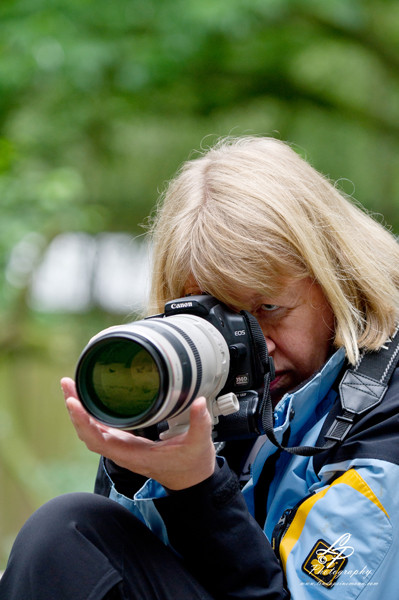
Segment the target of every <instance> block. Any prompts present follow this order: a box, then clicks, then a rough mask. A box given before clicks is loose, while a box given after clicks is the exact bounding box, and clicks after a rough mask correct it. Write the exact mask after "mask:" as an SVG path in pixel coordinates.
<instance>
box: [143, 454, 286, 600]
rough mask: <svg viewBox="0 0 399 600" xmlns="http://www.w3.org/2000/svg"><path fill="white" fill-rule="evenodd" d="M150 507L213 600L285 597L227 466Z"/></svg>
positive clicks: (261, 535) (259, 531) (279, 574)
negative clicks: (154, 510) (162, 521)
mask: <svg viewBox="0 0 399 600" xmlns="http://www.w3.org/2000/svg"><path fill="white" fill-rule="evenodd" d="M155 504H156V507H157V509H158V511H159V512H160V514H161V516H162V518H163V520H164V522H165V525H166V528H167V531H168V536H169V541H170V543H171V545H172V546H173V547H174V548H175V549H176V550H177V551H178V552H179V553H180V554H181V555H182V557H183V559H184V561H185V562H186V564H187V566H188V568H189V569H190V571H191V572H192V573H193V574H194V575H195V576H196V578H197V579H198V581H200V582H201V584H202V585H204V587H206V589H208V590H209V592H210V593H211V594H212V595H213V596H214V597H215V599H217V600H227V599H230V598H231V599H233V598H234V599H235V600H237V599H242V600H244V599H245V600H252V599H255V598H256V599H257V600H266V599H267V600H283V599H284V600H285V599H287V598H289V597H290V594H289V592H288V591H287V590H286V589H285V587H284V575H283V571H282V569H281V567H280V564H279V562H278V560H277V558H276V556H275V554H274V552H273V550H272V548H271V545H270V543H269V541H268V540H267V538H266V536H265V534H264V532H263V531H262V529H261V528H260V527H259V525H258V524H257V523H256V521H255V520H254V519H253V518H252V516H251V515H250V514H249V512H248V509H247V506H246V503H245V500H244V497H243V495H242V494H241V491H240V487H239V483H238V480H237V477H236V475H235V474H234V473H232V471H231V470H230V469H229V467H228V465H227V463H222V464H221V465H218V466H217V469H216V471H215V473H214V475H213V476H212V477H210V478H209V479H207V480H205V481H203V482H202V483H200V484H198V485H195V486H193V487H191V488H188V489H186V490H181V491H178V492H172V493H169V495H168V496H167V497H165V498H161V499H158V500H156V501H155Z"/></svg>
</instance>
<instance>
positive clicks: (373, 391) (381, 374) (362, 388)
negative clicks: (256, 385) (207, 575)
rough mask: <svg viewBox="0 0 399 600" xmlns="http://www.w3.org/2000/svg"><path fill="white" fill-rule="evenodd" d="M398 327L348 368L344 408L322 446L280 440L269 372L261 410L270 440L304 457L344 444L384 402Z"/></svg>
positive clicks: (342, 386) (397, 354)
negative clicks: (289, 444)
mask: <svg viewBox="0 0 399 600" xmlns="http://www.w3.org/2000/svg"><path fill="white" fill-rule="evenodd" d="M398 330H399V326H398V327H397V329H396V330H395V333H394V335H393V336H392V337H391V338H388V340H387V341H386V343H385V345H384V346H382V347H381V348H380V349H379V350H378V351H372V352H365V353H364V354H363V355H362V356H361V357H360V359H359V361H358V363H357V364H356V365H355V366H353V367H350V368H348V369H347V370H346V372H345V374H344V376H343V377H342V379H341V381H340V383H339V397H340V403H341V406H340V410H339V411H338V414H337V415H335V417H333V422H332V424H331V426H330V427H329V428H328V430H327V433H325V434H324V440H325V443H324V445H322V446H292V447H286V446H283V445H282V444H280V443H279V442H278V440H277V439H276V436H275V435H274V428H273V421H274V416H273V406H272V400H271V396H270V389H269V385H270V381H271V375H270V372H268V373H266V374H265V378H264V382H265V386H264V393H263V398H262V403H261V408H260V410H261V417H262V426H263V430H264V433H265V434H266V435H267V437H268V438H269V440H270V441H271V442H272V443H273V444H274V445H275V446H277V447H278V448H280V450H285V451H286V452H289V453H290V454H298V455H300V456H314V455H316V454H319V453H320V452H325V451H326V450H330V449H331V448H333V447H334V446H336V445H338V444H341V443H342V442H343V440H344V439H345V438H346V437H347V435H348V433H349V431H350V430H351V429H352V427H353V425H354V424H355V422H357V421H358V420H359V418H361V416H362V415H364V414H365V413H367V412H368V411H370V410H371V409H372V408H374V407H376V406H378V404H380V402H381V401H382V399H383V397H384V395H385V393H386V391H387V389H388V386H389V381H390V379H391V376H392V374H393V372H394V370H395V368H396V365H397V363H398V361H399V334H398ZM331 414H332V411H331V413H330V415H331ZM328 418H329V417H328V416H327V419H328Z"/></svg>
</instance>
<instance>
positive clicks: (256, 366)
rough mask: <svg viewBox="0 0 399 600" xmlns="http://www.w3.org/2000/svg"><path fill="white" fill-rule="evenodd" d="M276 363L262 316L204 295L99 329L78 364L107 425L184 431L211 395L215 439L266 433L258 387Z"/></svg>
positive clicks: (87, 396) (92, 408)
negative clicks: (194, 409) (198, 401)
mask: <svg viewBox="0 0 399 600" xmlns="http://www.w3.org/2000/svg"><path fill="white" fill-rule="evenodd" d="M267 373H269V374H270V377H269V379H272V378H273V376H274V372H273V361H272V359H271V358H270V357H269V356H268V354H267V348H266V342H265V339H264V336H263V334H262V331H261V329H260V326H259V324H258V322H257V321H256V319H255V318H254V317H253V316H252V315H251V314H250V313H247V312H246V311H241V312H240V313H236V312H233V311H232V310H230V309H229V308H228V307H226V306H225V305H224V304H221V303H220V302H219V301H218V300H217V299H216V298H214V297H212V296H210V295H207V294H203V295H197V296H187V297H184V298H178V299H176V300H172V301H170V302H168V303H167V304H166V305H165V312H164V313H163V314H162V315H155V316H151V317H148V318H146V319H143V320H141V321H136V322H134V323H130V324H127V325H119V326H116V327H111V328H109V329H107V330H105V331H103V332H100V333H99V334H97V335H96V336H95V337H94V338H93V339H92V340H91V341H90V342H89V344H88V345H87V346H86V348H85V349H84V351H83V353H82V355H81V357H80V359H79V362H78V366H77V370H76V384H77V391H78V395H79V397H80V399H81V401H82V403H83V404H84V406H85V407H86V409H87V410H88V411H89V412H90V413H91V414H92V415H93V416H94V417H95V418H97V419H98V420H100V421H101V422H103V423H106V424H107V425H110V426H114V427H119V428H122V429H126V430H131V431H133V432H134V433H136V434H139V435H144V436H147V437H157V435H158V433H159V434H160V437H162V438H166V437H170V436H173V435H177V434H178V433H180V432H182V431H185V430H186V429H187V427H188V423H189V409H190V405H191V403H192V402H193V400H194V399H195V398H197V397H198V396H205V398H206V399H207V406H208V410H209V412H210V414H211V417H212V423H213V438H214V440H215V441H224V440H228V439H242V438H248V437H254V436H257V435H259V434H260V433H262V429H261V425H260V416H259V409H260V407H259V403H260V402H259V395H258V391H259V390H260V389H261V388H262V387H263V386H264V381H265V375H266V374H267Z"/></svg>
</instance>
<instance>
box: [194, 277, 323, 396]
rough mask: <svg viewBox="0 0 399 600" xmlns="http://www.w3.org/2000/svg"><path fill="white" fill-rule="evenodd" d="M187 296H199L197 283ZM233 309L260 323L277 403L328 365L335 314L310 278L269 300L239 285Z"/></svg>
mask: <svg viewBox="0 0 399 600" xmlns="http://www.w3.org/2000/svg"><path fill="white" fill-rule="evenodd" d="M186 293H199V289H198V286H195V284H193V285H190V284H188V286H186ZM231 296H232V297H233V298H234V304H232V305H231V308H232V309H233V310H236V311H239V310H247V311H249V312H250V313H252V314H253V315H254V316H255V317H256V318H257V320H258V322H259V324H260V326H261V328H262V331H263V335H264V336H265V338H266V343H267V348H268V351H269V354H270V356H272V357H273V360H274V365H275V369H276V377H275V379H274V380H273V381H272V383H271V386H270V390H271V395H272V400H273V403H274V404H275V403H276V402H278V401H279V400H280V398H282V396H283V395H284V394H285V393H286V392H288V391H290V390H292V389H293V388H295V387H296V386H297V385H298V384H300V383H301V382H303V381H305V380H306V379H308V378H309V377H310V376H311V375H312V374H313V373H314V372H315V371H317V370H318V369H320V367H322V365H323V364H324V363H325V362H326V360H327V358H328V355H329V353H330V351H331V345H332V339H333V337H334V314H333V311H332V309H331V307H330V305H329V303H328V302H327V300H326V298H325V296H324V294H323V292H322V290H321V287H320V286H319V285H318V284H316V283H314V282H313V280H311V279H310V278H308V279H302V280H299V281H298V280H296V279H288V280H287V284H286V286H285V287H284V289H283V291H282V292H281V293H279V294H278V295H276V296H275V297H266V296H262V295H260V294H258V293H257V292H256V291H254V290H251V289H248V288H240V287H239V286H235V288H234V291H232V292H231Z"/></svg>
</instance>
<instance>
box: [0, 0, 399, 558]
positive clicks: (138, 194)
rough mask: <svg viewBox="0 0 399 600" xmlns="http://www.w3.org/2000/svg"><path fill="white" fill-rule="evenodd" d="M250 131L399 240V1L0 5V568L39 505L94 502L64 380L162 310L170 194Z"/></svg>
mask: <svg viewBox="0 0 399 600" xmlns="http://www.w3.org/2000/svg"><path fill="white" fill-rule="evenodd" d="M242 134H264V135H272V136H277V137H278V138H280V139H283V140H288V141H290V142H292V143H293V144H295V148H296V149H297V150H298V152H300V153H301V154H302V155H303V156H304V157H306V158H307V159H308V160H309V161H310V162H311V163H312V164H313V165H314V166H315V167H316V168H318V169H319V170H321V171H322V172H323V173H325V174H326V175H328V176H329V177H331V178H332V179H334V180H337V181H338V185H339V186H340V187H341V188H342V189H343V190H344V191H345V192H346V193H347V194H350V195H351V196H353V197H354V198H356V199H357V200H358V201H360V202H361V203H363V204H364V205H365V206H366V207H367V208H368V209H370V210H371V211H373V212H375V213H377V214H378V215H384V217H385V219H386V221H387V222H388V224H389V225H390V226H391V227H392V228H393V230H394V232H396V233H399V3H398V2H397V1H396V0H368V1H367V2H364V1H363V0H328V2H322V1H320V0H201V1H200V2H191V1H190V0H162V1H161V0H158V1H157V0H112V1H110V0H1V4H0V262H1V267H2V268H1V284H0V311H1V312H0V570H1V569H2V568H4V566H5V563H6V560H7V556H8V553H9V550H10V547H11V543H12V541H13V540H14V538H15V535H16V533H17V531H18V530H19V529H20V527H21V526H22V524H23V523H24V521H25V520H26V518H27V517H28V516H29V515H30V514H31V513H32V512H33V511H34V510H35V509H36V508H37V507H38V506H40V505H41V504H42V503H43V502H45V501H46V500H48V499H49V498H51V497H53V496H55V495H57V494H60V493H64V492H69V491H75V490H84V491H86V490H92V488H93V481H94V477H95V473H96V468H97V457H96V456H94V455H91V454H90V453H89V452H88V450H87V449H86V448H85V447H84V446H83V444H81V442H79V441H78V440H77V438H76V436H75V433H74V431H73V429H72V426H71V425H70V423H69V419H68V417H67V415H66V412H65V409H64V406H63V399H62V395H61V390H60V385H59V380H60V377H61V376H63V375H70V376H73V373H74V368H75V364H76V360H77V358H78V356H79V353H80V351H81V349H82V348H83V346H84V345H85V344H86V342H87V341H88V339H89V338H90V337H91V336H92V335H93V334H94V333H96V332H97V331H99V330H100V329H102V328H104V327H105V326H108V325H110V324H116V323H120V322H126V321H127V320H131V319H132V318H134V317H135V316H137V315H139V314H140V312H141V311H142V310H143V309H144V307H145V302H146V294H147V291H148V277H149V275H148V273H149V268H150V267H149V265H150V249H149V248H148V245H147V243H146V241H145V230H146V225H147V224H148V220H147V217H148V215H150V214H151V211H152V210H153V207H154V205H155V203H156V201H157V197H158V195H159V193H160V192H161V191H162V190H163V189H164V187H165V184H166V181H167V180H168V179H170V178H171V177H172V176H173V174H174V173H175V172H176V170H177V168H178V166H179V165H180V164H181V163H182V161H184V160H186V159H187V158H189V157H190V156H193V150H194V149H200V148H205V147H207V146H209V145H211V144H213V143H214V142H215V140H216V139H217V138H218V137H220V136H226V135H242ZM377 218H379V219H381V220H382V217H381V216H378V217H377Z"/></svg>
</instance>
